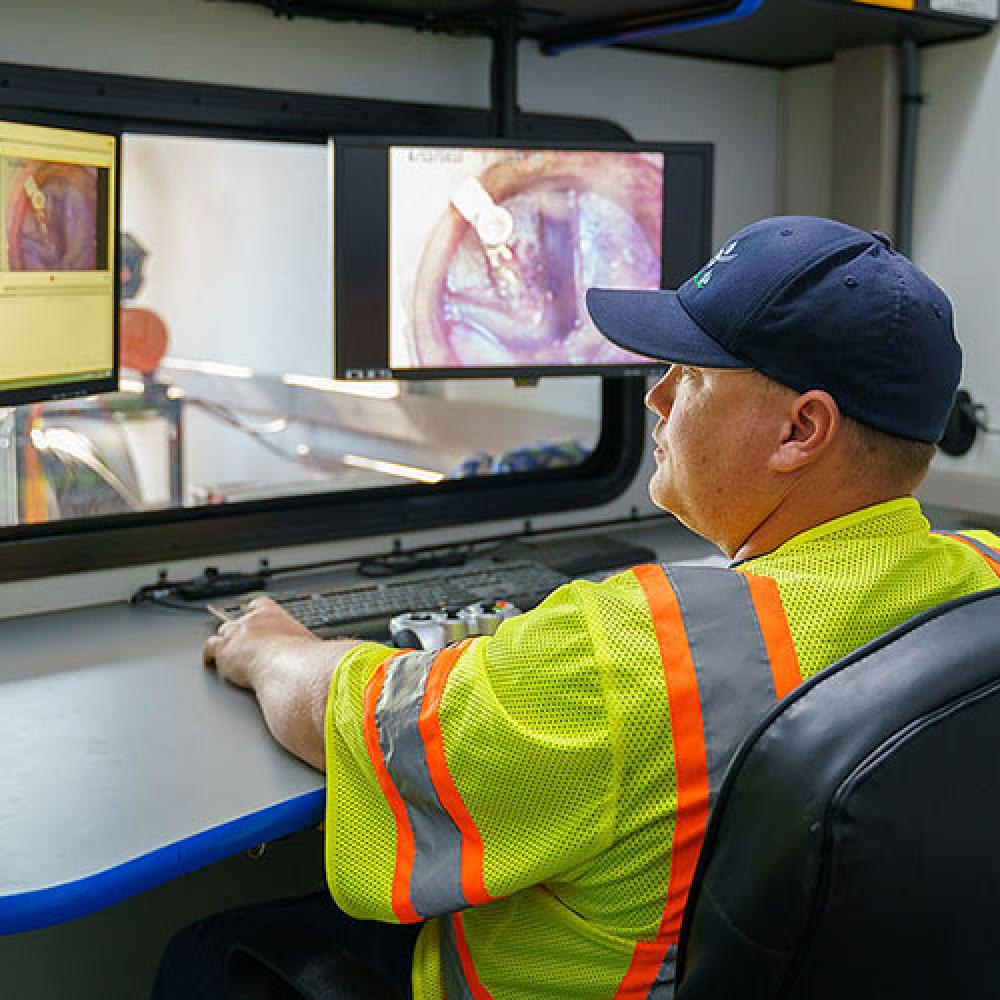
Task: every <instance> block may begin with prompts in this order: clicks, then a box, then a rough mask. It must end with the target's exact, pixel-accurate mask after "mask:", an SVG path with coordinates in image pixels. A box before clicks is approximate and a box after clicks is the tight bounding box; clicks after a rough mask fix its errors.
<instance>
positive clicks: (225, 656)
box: [202, 597, 322, 690]
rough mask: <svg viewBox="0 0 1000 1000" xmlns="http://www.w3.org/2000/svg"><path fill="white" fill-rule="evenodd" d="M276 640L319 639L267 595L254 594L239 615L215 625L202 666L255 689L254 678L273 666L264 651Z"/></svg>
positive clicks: (281, 641) (235, 682)
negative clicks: (243, 612)
mask: <svg viewBox="0 0 1000 1000" xmlns="http://www.w3.org/2000/svg"><path fill="white" fill-rule="evenodd" d="M276 640H277V643H278V645H281V644H282V643H285V644H286V645H288V646H294V645H295V644H296V642H298V643H302V644H311V643H317V642H321V641H322V640H320V639H317V638H316V636H314V635H313V634H312V632H310V631H309V629H307V628H306V627H305V626H304V625H300V624H299V623H298V622H297V621H296V620H295V619H294V618H292V616H291V615H289V614H288V613H287V612H286V611H284V610H283V609H282V608H281V607H280V606H279V605H278V604H277V603H276V602H275V601H273V600H271V598H270V597H255V598H254V599H253V600H252V601H250V602H249V603H248V604H247V612H246V614H245V615H243V617H242V618H234V619H232V620H231V621H227V622H223V623H222V624H221V625H220V626H219V629H218V631H217V632H216V633H215V635H213V636H212V637H211V638H210V639H209V640H208V641H207V642H206V643H205V649H204V652H203V654H202V658H203V660H204V661H205V666H207V667H215V668H216V670H218V672H219V676H220V677H224V678H225V679H226V680H227V681H229V682H230V683H231V684H236V685H238V686H239V687H244V688H251V689H253V690H256V689H257V682H258V680H260V679H262V677H263V674H264V673H266V671H267V670H268V667H269V666H273V658H272V657H269V656H268V652H267V651H268V648H269V647H271V646H273V645H274V644H275V641H276ZM288 640H291V642H288Z"/></svg>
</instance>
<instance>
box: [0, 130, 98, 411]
mask: <svg viewBox="0 0 1000 1000" xmlns="http://www.w3.org/2000/svg"><path fill="white" fill-rule="evenodd" d="M117 164H118V143H117V140H116V138H115V136H114V135H110V134H100V133H94V132H83V131H77V130H74V129H67V128H55V127H52V126H50V125H35V124H31V125H28V124H22V123H17V122H9V121H0V206H2V210H3V229H2V232H0V330H2V331H3V335H4V336H3V348H2V349H0V406H10V405H14V404H16V403H26V402H32V401H35V400H44V399H58V398H61V397H64V396H78V395H84V394H89V393H94V392H107V391H110V390H113V389H115V388H116V387H117V381H118V379H117V346H116V340H117V337H116V334H117V325H118V324H117V321H118V316H117V313H118V310H117V298H118V275H117V273H116V266H115V250H116V241H117V235H116V233H117V229H116V218H117V211H116V208H117V183H118V180H117Z"/></svg>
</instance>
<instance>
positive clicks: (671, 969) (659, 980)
mask: <svg viewBox="0 0 1000 1000" xmlns="http://www.w3.org/2000/svg"><path fill="white" fill-rule="evenodd" d="M676 971H677V945H675V944H672V945H671V946H670V947H669V948H668V949H667V954H666V957H665V958H664V959H663V964H662V965H661V966H660V971H659V972H657V974H656V981H655V982H654V983H653V985H652V987H651V988H650V990H649V993H647V994H646V997H647V1000H673V998H674V979H675V976H676Z"/></svg>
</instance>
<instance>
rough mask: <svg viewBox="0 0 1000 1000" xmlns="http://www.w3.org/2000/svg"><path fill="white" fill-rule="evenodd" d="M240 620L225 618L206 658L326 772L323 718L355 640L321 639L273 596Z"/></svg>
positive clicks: (289, 744)
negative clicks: (337, 673)
mask: <svg viewBox="0 0 1000 1000" xmlns="http://www.w3.org/2000/svg"><path fill="white" fill-rule="evenodd" d="M247 607H248V610H247V613H246V614H245V615H243V617H242V618H237V619H235V620H233V621H228V622H223V624H222V625H220V626H219V630H218V632H217V633H216V634H215V635H213V636H212V637H211V638H210V639H209V640H208V641H207V642H206V643H205V650H204V653H203V659H204V662H205V664H206V666H214V667H215V668H216V669H217V670H218V671H219V674H220V675H221V676H222V677H224V678H225V679H226V680H227V681H230V682H231V683H232V684H236V685H238V686H239V687H245V688H250V690H252V691H253V692H254V694H255V695H256V696H257V701H258V702H259V703H260V708H261V712H262V713H263V714H264V721H265V722H266V723H267V727H268V729H270V730H271V733H272V735H273V736H274V738H275V739H276V740H277V741H278V742H279V743H280V744H281V745H282V746H283V747H285V749H287V750H289V751H290V752H291V753H293V754H295V756H296V757H301V758H302V760H304V761H305V762H306V763H307V764H311V765H312V766H313V767H315V768H317V769H318V770H320V771H325V770H326V759H325V756H324V751H323V717H324V713H325V711H326V700H327V693H328V691H329V689H330V678H331V677H332V675H333V672H334V670H336V669H337V665H338V664H339V663H340V661H341V659H342V658H343V656H344V654H345V653H347V652H348V650H350V649H353V648H354V647H355V646H357V645H358V640H357V639H333V640H328V641H324V640H322V639H319V638H317V637H316V636H314V635H313V634H312V632H310V631H309V630H308V629H307V628H305V626H303V625H300V624H299V623H298V622H297V621H295V619H293V618H291V617H290V616H289V615H288V614H286V613H285V612H284V611H283V610H282V609H281V608H280V607H279V606H278V605H277V604H275V602H274V601H272V600H271V599H270V598H269V597H258V598H255V599H254V600H252V601H251V602H250V603H249V605H248V606H247Z"/></svg>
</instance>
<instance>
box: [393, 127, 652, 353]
mask: <svg viewBox="0 0 1000 1000" xmlns="http://www.w3.org/2000/svg"><path fill="white" fill-rule="evenodd" d="M663 159H664V157H663V154H662V153H625V152H610V151H592V150H587V151H582V150H581V151H575V150H542V149H538V150H518V149H456V148H435V147H414V146H409V147H407V146H394V147H392V149H391V150H390V161H389V166H390V174H389V176H390V185H389V186H390V212H389V219H390V224H389V225H390V230H389V231H390V241H389V242H390V273H391V279H390V332H389V364H390V367H391V368H394V369H399V368H427V367H430V368H452V367H457V368H469V367H472V368H480V367H485V368H492V367H498V366H514V367H519V366H532V365H552V364H560V365H562V364H566V363H567V362H570V363H572V364H607V363H625V364H627V363H629V362H640V363H641V362H642V361H644V360H646V359H644V358H641V357H640V356H638V355H635V354H631V353H629V352H627V351H624V350H622V349H620V348H618V347H616V346H614V345H613V344H611V343H609V342H608V341H607V340H606V339H605V338H604V337H602V336H601V335H600V334H599V333H598V331H597V330H596V328H595V327H594V325H593V323H592V322H591V320H590V318H589V317H588V315H587V311H586V309H585V307H584V293H585V290H586V289H587V288H588V287H589V286H592V285H603V286H622V287H632V288H651V289H652V288H659V287H660V268H661V253H660V245H661V231H662V225H663Z"/></svg>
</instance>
